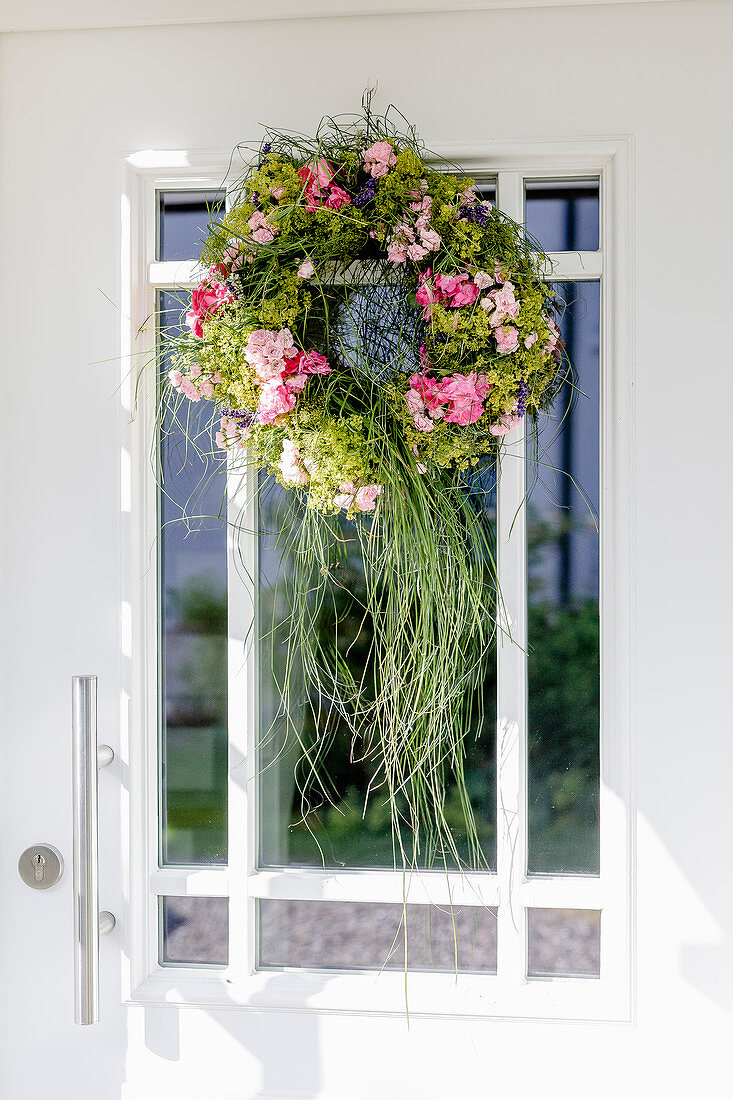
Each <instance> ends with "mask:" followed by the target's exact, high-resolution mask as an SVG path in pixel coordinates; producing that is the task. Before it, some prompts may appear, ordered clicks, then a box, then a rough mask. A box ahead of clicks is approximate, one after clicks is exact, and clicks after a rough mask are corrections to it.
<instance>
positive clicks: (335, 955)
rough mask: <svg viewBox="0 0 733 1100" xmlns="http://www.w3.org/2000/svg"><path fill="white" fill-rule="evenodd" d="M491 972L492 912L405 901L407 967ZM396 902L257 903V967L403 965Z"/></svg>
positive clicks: (397, 967)
mask: <svg viewBox="0 0 733 1100" xmlns="http://www.w3.org/2000/svg"><path fill="white" fill-rule="evenodd" d="M456 951H457V955H458V969H459V970H462V971H483V972H484V973H489V974H495V973H496V910H495V909H484V908H481V907H474V906H461V907H460V908H455V909H454V910H453V911H452V913H451V910H450V909H449V908H443V907H438V906H435V905H432V906H429V905H408V906H407V958H408V967H409V969H410V970H449V971H450V970H455V969H456ZM404 965H405V936H404V926H403V906H402V905H399V904H378V903H373V904H372V903H366V902H342V901H280V900H267V901H261V902H260V903H259V966H260V967H262V968H264V967H274V966H303V967H311V968H315V969H321V970H380V969H382V968H384V969H385V970H403V969H404Z"/></svg>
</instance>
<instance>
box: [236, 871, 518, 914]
mask: <svg viewBox="0 0 733 1100" xmlns="http://www.w3.org/2000/svg"><path fill="white" fill-rule="evenodd" d="M248 890H249V894H250V897H253V898H281V899H287V900H292V901H352V902H381V903H394V904H396V905H402V903H403V901H404V900H407V902H408V903H409V904H411V905H412V904H414V905H442V906H448V905H451V904H453V905H469V906H470V905H475V906H483V905H496V904H497V902H498V899H499V888H498V880H497V877H496V875H461V874H458V873H456V874H448V875H446V874H442V873H441V872H438V871H435V872H433V871H425V872H422V873H418V874H411V875H407V876H403V875H402V874H401V873H400V872H396V871H388V870H387V871H363V870H362V871H333V872H329V871H319V870H312V871H311V870H306V869H302V868H284V869H282V870H279V869H278V870H273V871H259V872H257V873H255V874H253V875H250V877H249V882H248Z"/></svg>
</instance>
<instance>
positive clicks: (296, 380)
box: [283, 374, 308, 393]
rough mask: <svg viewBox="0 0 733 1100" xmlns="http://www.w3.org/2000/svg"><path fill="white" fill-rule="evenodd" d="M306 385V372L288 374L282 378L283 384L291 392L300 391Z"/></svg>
mask: <svg viewBox="0 0 733 1100" xmlns="http://www.w3.org/2000/svg"><path fill="white" fill-rule="evenodd" d="M307 385H308V375H307V374H289V375H287V377H286V378H284V379H283V386H286V387H287V388H288V389H289V390H290V392H291V393H300V391H301V390H304V389H305V387H306V386H307Z"/></svg>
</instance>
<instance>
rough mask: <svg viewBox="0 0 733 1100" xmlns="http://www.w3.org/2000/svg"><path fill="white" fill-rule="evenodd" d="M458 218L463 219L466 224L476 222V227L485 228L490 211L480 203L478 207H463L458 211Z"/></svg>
mask: <svg viewBox="0 0 733 1100" xmlns="http://www.w3.org/2000/svg"><path fill="white" fill-rule="evenodd" d="M458 217H459V218H463V220H464V221H466V222H474V223H475V224H476V225H481V226H484V225H486V222H487V220H488V217H489V211H488V210H487V209H486V207H485V206H484V205H483V203H478V204H477V205H476V206H462V207H461V208H460V210H459V211H458Z"/></svg>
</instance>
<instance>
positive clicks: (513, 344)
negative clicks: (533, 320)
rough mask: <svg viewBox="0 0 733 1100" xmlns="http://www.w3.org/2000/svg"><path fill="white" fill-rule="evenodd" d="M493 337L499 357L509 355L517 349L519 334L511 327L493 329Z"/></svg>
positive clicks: (504, 326)
mask: <svg viewBox="0 0 733 1100" xmlns="http://www.w3.org/2000/svg"><path fill="white" fill-rule="evenodd" d="M494 336H495V337H496V350H497V351H498V352H499V355H511V353H512V352H513V351H516V350H517V348H518V347H519V333H518V332H517V330H516V329H515V328H514V326H513V325H500V326H499V328H497V329H494Z"/></svg>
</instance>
